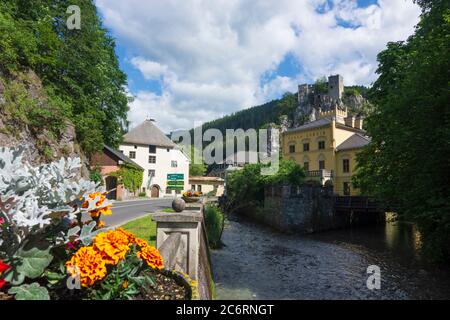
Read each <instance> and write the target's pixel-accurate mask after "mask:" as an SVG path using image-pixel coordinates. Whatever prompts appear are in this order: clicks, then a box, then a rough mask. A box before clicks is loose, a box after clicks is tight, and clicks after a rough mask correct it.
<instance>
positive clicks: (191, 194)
mask: <svg viewBox="0 0 450 320" xmlns="http://www.w3.org/2000/svg"><path fill="white" fill-rule="evenodd" d="M202 195H203V193H202V192H200V191H186V192H184V193H183V196H182V199H183V200H184V201H185V202H186V203H195V202H198V201H199V200H200V199H201V196H202Z"/></svg>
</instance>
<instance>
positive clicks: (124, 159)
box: [103, 144, 144, 170]
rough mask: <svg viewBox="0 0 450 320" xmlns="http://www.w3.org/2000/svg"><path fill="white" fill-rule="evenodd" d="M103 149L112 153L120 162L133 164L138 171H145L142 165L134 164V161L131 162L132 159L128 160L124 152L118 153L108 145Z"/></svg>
mask: <svg viewBox="0 0 450 320" xmlns="http://www.w3.org/2000/svg"><path fill="white" fill-rule="evenodd" d="M103 148H104V149H105V150H106V151H108V152H110V153H112V154H113V155H114V156H115V157H117V158H118V159H119V160H122V161H123V162H125V163H128V164H131V165H133V166H135V167H137V168H138V169H141V170H144V168H142V167H141V166H140V165H138V164H137V163H136V162H134V161H133V160H131V159H130V158H128V157H127V156H126V155H124V154H123V153H122V152H120V151H117V150H116V149H113V148H111V147H109V146H107V145H106V144H104V145H103Z"/></svg>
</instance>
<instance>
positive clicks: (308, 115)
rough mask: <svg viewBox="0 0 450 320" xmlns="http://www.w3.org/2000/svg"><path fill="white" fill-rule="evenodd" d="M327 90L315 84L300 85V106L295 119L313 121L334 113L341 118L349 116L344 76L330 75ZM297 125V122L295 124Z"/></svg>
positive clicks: (298, 96)
mask: <svg viewBox="0 0 450 320" xmlns="http://www.w3.org/2000/svg"><path fill="white" fill-rule="evenodd" d="M326 87H327V92H323V90H322V91H319V92H316V91H317V90H318V88H317V86H316V85H314V84H306V83H305V84H301V85H299V86H298V95H297V99H298V107H297V110H296V114H295V119H297V120H298V121H301V122H311V121H314V120H317V119H320V118H323V117H325V116H328V115H329V116H331V115H334V116H336V117H339V118H345V117H346V116H347V106H346V105H345V103H344V101H343V98H344V78H343V77H342V76H341V75H339V74H337V75H331V76H329V77H328V82H327V83H326ZM294 126H296V124H294Z"/></svg>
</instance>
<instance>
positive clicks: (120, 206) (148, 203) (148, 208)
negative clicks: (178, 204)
mask: <svg viewBox="0 0 450 320" xmlns="http://www.w3.org/2000/svg"><path fill="white" fill-rule="evenodd" d="M172 200H173V199H170V198H167V199H166V198H165V199H150V200H133V201H123V202H121V201H118V202H115V203H114V204H113V207H112V211H113V214H112V215H110V216H102V220H103V221H105V223H106V225H108V226H120V225H122V224H124V223H126V222H127V221H130V220H134V219H136V218H139V217H142V216H145V215H148V214H151V213H155V212H156V211H158V210H161V209H164V208H170V207H171V205H172Z"/></svg>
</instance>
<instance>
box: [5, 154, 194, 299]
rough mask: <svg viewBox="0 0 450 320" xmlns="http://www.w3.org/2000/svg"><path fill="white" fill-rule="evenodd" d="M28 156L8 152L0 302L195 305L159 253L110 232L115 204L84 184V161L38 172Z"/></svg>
mask: <svg viewBox="0 0 450 320" xmlns="http://www.w3.org/2000/svg"><path fill="white" fill-rule="evenodd" d="M20 154H21V152H20V151H18V150H14V149H7V148H2V149H0V176H2V178H3V179H0V300H7V299H17V300H30V299H32V300H48V299H55V300H61V299H103V300H104V299H162V300H172V299H190V298H191V296H192V290H191V288H190V284H189V282H188V281H186V280H184V278H183V277H181V276H179V275H178V274H176V273H173V272H170V271H166V270H164V269H163V267H164V261H163V258H162V257H161V255H160V253H159V252H158V250H157V249H156V248H155V247H154V246H152V245H150V244H148V243H147V241H145V240H144V239H142V238H139V237H136V236H135V235H134V234H132V233H130V232H128V231H126V230H125V229H122V228H118V229H115V230H114V229H111V228H107V227H105V225H104V223H103V222H102V221H101V217H102V215H110V214H112V208H111V207H112V204H111V203H110V202H109V201H108V200H107V199H106V194H105V192H104V191H103V190H101V189H100V188H99V186H98V185H97V184H95V183H93V182H90V181H85V180H83V179H77V178H76V177H77V175H76V174H75V169H79V167H80V162H79V160H77V159H67V160H66V159H62V160H60V161H58V162H55V163H52V164H48V165H42V166H40V167H37V168H34V167H31V166H30V165H28V164H25V165H24V164H23V163H22V158H21V156H20ZM85 217H88V218H89V220H88V221H85V220H86V219H85Z"/></svg>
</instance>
